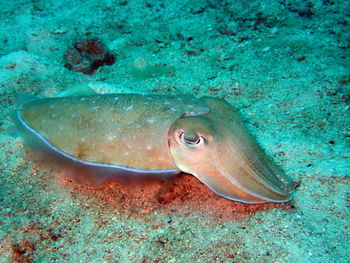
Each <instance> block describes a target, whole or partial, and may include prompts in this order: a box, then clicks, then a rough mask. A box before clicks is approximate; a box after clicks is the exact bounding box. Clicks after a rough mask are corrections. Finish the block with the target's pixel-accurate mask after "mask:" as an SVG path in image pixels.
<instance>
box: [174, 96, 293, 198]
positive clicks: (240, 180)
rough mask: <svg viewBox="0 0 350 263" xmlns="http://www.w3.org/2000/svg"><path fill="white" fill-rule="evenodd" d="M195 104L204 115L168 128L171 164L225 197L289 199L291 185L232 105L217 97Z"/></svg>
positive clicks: (291, 190) (188, 117)
mask: <svg viewBox="0 0 350 263" xmlns="http://www.w3.org/2000/svg"><path fill="white" fill-rule="evenodd" d="M201 100H202V101H203V102H204V103H205V104H206V105H207V106H208V107H209V108H210V109H211V111H210V113H208V114H204V115H201V116H187V117H186V116H185V117H183V118H179V119H178V120H176V121H175V122H174V123H173V124H172V126H171V127H170V129H169V147H170V151H171V154H172V158H173V160H174V163H175V164H176V166H177V167H178V168H179V169H181V170H182V171H184V172H186V173H190V174H192V175H194V176H196V177H197V178H198V179H199V180H200V181H202V182H203V183H204V184H206V185H207V186H208V187H209V188H210V189H211V190H213V191H214V192H215V193H217V194H219V195H221V196H224V197H226V198H228V199H232V200H236V201H241V202H245V203H262V202H266V201H270V202H286V201H289V200H290V199H291V196H292V192H293V190H294V184H293V182H292V181H291V180H290V179H289V178H288V177H287V176H286V175H285V173H284V172H283V171H282V170H281V169H280V168H279V167H277V165H276V164H275V163H273V162H272V161H271V160H270V159H269V158H268V156H267V155H266V154H265V152H264V151H263V150H262V148H261V147H260V146H259V145H258V143H257V142H256V140H255V139H254V138H253V137H252V136H251V135H250V134H249V132H248V130H247V129H246V128H245V126H244V124H243V123H242V121H241V119H240V118H239V116H238V115H237V113H236V112H235V111H234V109H233V107H232V106H231V105H230V104H228V103H227V102H226V101H224V100H221V99H215V98H210V97H204V98H202V99H201Z"/></svg>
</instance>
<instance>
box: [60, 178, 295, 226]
mask: <svg viewBox="0 0 350 263" xmlns="http://www.w3.org/2000/svg"><path fill="white" fill-rule="evenodd" d="M61 179H62V180H61V183H62V187H65V188H66V189H67V190H69V191H70V193H71V194H73V195H76V194H83V195H88V196H89V199H90V198H91V197H93V199H94V200H95V202H96V204H97V205H98V204H100V207H101V209H108V210H117V211H118V212H119V213H127V214H129V215H131V216H132V215H142V214H144V215H148V214H152V213H154V212H160V213H165V214H167V213H174V212H179V213H181V214H184V215H191V214H196V215H203V216H205V217H209V218H212V219H214V220H220V221H222V220H223V221H231V220H245V219H247V218H248V217H250V216H252V215H254V214H255V213H257V212H261V211H265V210H268V209H273V208H279V209H287V210H288V209H291V205H289V204H285V203H283V204H281V203H278V204H277V203H266V204H256V205H250V204H244V203H240V202H235V201H232V200H228V199H225V198H223V197H220V196H218V195H216V194H215V193H213V192H212V191H211V190H210V189H208V188H207V187H206V186H205V185H204V184H202V183H201V182H200V181H199V180H197V179H196V178H195V177H193V176H191V175H188V174H181V175H180V176H177V177H175V178H174V179H173V180H172V181H170V182H164V181H160V180H151V179H148V180H139V181H137V182H135V183H129V184H123V183H120V182H118V181H111V182H108V183H106V184H104V185H102V186H100V187H96V186H91V185H87V184H81V183H77V182H75V181H74V180H72V179H71V178H67V177H61Z"/></svg>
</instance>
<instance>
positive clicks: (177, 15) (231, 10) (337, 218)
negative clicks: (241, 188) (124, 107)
mask: <svg viewBox="0 0 350 263" xmlns="http://www.w3.org/2000/svg"><path fill="white" fill-rule="evenodd" d="M248 2H249V3H248ZM349 10H350V2H349V1H332V0H324V1H316V0H307V1H302V0H296V1H273V2H272V3H271V1H267V0H264V1H243V0H240V1H227V0H224V1H214V0H206V1H199V0H198V1H195V0H187V1H180V0H175V1H151V0H149V1H141V0H140V1H138V0H135V1H134V0H129V1H128V0H105V1H68V0H60V1H44V0H32V1H24V0H13V1H1V2H0V17H1V19H0V25H1V26H0V30H1V34H0V43H1V45H0V55H1V57H0V92H1V96H0V98H1V99H0V103H1V108H0V124H1V132H2V133H1V136H0V145H1V146H0V160H1V163H2V167H1V170H0V262H26V263H29V262H70V263H75V262H108V263H112V262H113V263H116V262H120V263H123V262H138V263H146V262H158V263H159V262H179V263H180V262H181V263H182V262H254V263H260V262H322V263H324V262H337V263H338V262H349V261H350V257H349V254H350V251H349V245H347V244H349V229H348V228H349V216H350V215H349V190H350V187H349V171H350V143H349V140H350V119H349V109H350V108H349V104H350V75H349V74H350V61H349V49H350V40H349V35H348V32H349V31H350V26H349V23H350V13H349ZM85 38H89V39H93V38H98V39H99V40H100V41H101V42H103V43H104V45H105V46H106V47H107V48H108V49H109V51H110V52H111V53H112V54H113V55H115V58H116V61H115V63H114V64H113V65H111V66H102V67H100V68H98V69H97V70H96V71H95V72H94V73H93V74H90V75H86V74H83V73H79V72H74V71H70V70H68V69H67V68H66V67H64V65H65V63H66V61H65V59H64V54H65V53H66V50H67V49H70V48H72V46H73V43H74V42H76V41H81V40H84V39H85ZM73 86H76V87H81V86H88V87H90V88H92V89H94V90H95V91H96V92H97V93H113V92H146V93H159V94H180V93H191V94H195V95H196V96H204V95H211V96H216V97H223V98H225V99H226V100H227V101H228V102H230V103H231V104H232V105H234V106H235V107H236V108H237V109H238V110H239V112H240V113H241V115H242V116H243V119H244V121H245V122H246V123H247V125H248V127H249V129H250V131H251V132H252V133H253V134H254V135H255V136H256V138H257V140H258V142H259V143H260V144H261V145H262V146H263V148H264V149H265V150H266V151H267V153H268V154H269V155H270V156H272V158H273V159H274V160H275V161H276V163H278V164H279V165H280V166H281V167H282V168H283V169H284V170H285V171H286V173H287V174H288V175H290V176H291V177H293V179H294V181H295V182H297V185H298V187H297V192H296V194H295V197H294V200H293V201H292V202H291V203H290V204H265V205H245V204H241V203H237V202H232V201H229V200H225V199H223V198H220V197H218V196H216V195H215V194H213V193H212V192H210V191H209V190H208V189H207V188H206V187H204V186H203V185H202V184H200V183H199V182H198V181H197V180H196V179H194V178H193V177H190V176H182V177H180V178H178V179H177V180H176V181H175V182H173V183H165V184H164V183H160V182H147V183H143V184H141V185H140V184H136V185H132V186H128V187H126V186H121V185H118V184H117V183H111V184H109V185H106V186H103V187H97V188H96V187H92V186H88V185H84V184H78V183H76V182H75V181H74V180H72V179H71V178H70V177H67V174H66V173H65V170H61V171H57V169H56V170H55V169H47V168H44V167H42V166H40V165H37V164H34V163H33V162H32V160H31V158H30V157H29V156H28V155H26V154H25V151H24V150H25V149H24V147H23V141H22V139H21V138H20V137H18V136H17V137H16V136H13V135H9V134H13V132H10V131H11V129H10V127H12V126H13V124H12V121H11V118H10V113H11V111H13V110H14V109H15V108H16V104H15V99H16V95H17V94H18V93H23V92H27V93H30V94H32V95H35V96H54V95H55V94H57V93H58V92H62V91H64V90H66V89H67V88H69V87H73Z"/></svg>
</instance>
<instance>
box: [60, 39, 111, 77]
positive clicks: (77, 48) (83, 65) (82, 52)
mask: <svg viewBox="0 0 350 263" xmlns="http://www.w3.org/2000/svg"><path fill="white" fill-rule="evenodd" d="M64 58H65V60H66V62H65V64H64V66H65V67H66V68H68V69H69V70H72V71H76V72H82V73H85V74H88V75H92V74H93V73H94V72H95V71H96V69H98V68H99V67H102V66H104V65H113V64H114V62H115V56H114V55H112V54H111V53H109V52H108V51H107V50H106V48H105V47H104V45H103V44H102V43H101V41H99V40H98V39H86V40H82V41H77V42H75V43H74V45H73V47H72V48H69V49H67V51H66V53H65V55H64Z"/></svg>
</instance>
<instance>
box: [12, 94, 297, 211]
mask: <svg viewBox="0 0 350 263" xmlns="http://www.w3.org/2000/svg"><path fill="white" fill-rule="evenodd" d="M14 120H15V123H16V126H17V128H19V129H20V131H21V133H22V135H23V136H24V137H25V138H26V139H27V141H30V142H31V144H32V145H33V144H34V145H38V146H39V147H40V148H47V149H49V150H50V151H51V152H53V153H54V154H55V155H56V156H58V157H59V158H61V159H67V160H70V161H72V162H74V163H76V164H77V165H80V166H84V167H87V168H89V169H91V170H98V171H99V172H98V175H96V176H100V177H101V178H107V177H106V176H104V175H103V174H105V175H106V174H107V175H108V178H111V177H116V178H117V177H128V176H138V177H144V176H157V177H160V178H162V177H167V176H174V175H176V174H178V173H180V172H185V173H189V174H192V175H193V176H195V177H197V178H198V179H199V180H200V181H201V182H203V183H204V184H205V185H207V186H208V187H209V188H210V189H211V190H212V191H214V192H215V193H216V194H218V195H221V196H223V197H225V198H228V199H231V200H235V201H240V202H244V203H251V204H254V203H263V202H286V201H289V200H290V199H291V197H292V193H293V191H294V184H293V182H292V181H291V180H290V179H289V178H288V177H287V176H286V174H285V173H284V172H283V170H282V169H280V168H279V167H278V166H277V165H276V164H275V163H274V162H273V161H272V160H271V159H270V158H269V157H268V156H267V155H266V154H265V152H264V151H263V150H262V148H261V147H260V146H259V145H258V143H257V142H256V140H255V139H254V138H253V137H252V136H251V135H250V134H249V132H248V131H247V129H246V128H245V126H244V124H243V123H242V121H241V119H240V118H239V116H238V115H237V113H236V112H235V110H234V109H233V107H232V106H231V105H230V104H229V103H227V102H226V101H225V100H223V99H218V98H212V97H202V98H199V99H198V98H196V97H194V96H192V95H176V96H175V95H174V96H171V95H145V94H131V93H129V94H107V95H88V96H71V97H60V98H44V99H36V100H32V101H29V102H28V103H24V104H23V105H21V108H20V109H18V110H17V111H16V114H15V116H14ZM101 174H102V176H101ZM101 178H100V179H101Z"/></svg>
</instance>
